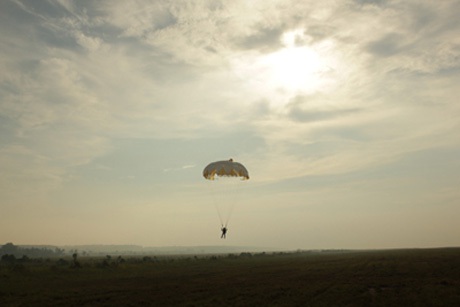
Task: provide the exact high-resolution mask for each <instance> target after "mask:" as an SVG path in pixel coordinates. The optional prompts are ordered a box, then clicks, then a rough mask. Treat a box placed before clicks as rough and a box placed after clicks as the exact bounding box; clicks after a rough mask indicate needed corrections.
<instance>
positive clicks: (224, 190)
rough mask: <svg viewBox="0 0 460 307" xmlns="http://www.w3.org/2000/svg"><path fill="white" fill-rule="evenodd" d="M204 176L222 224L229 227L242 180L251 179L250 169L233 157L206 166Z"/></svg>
mask: <svg viewBox="0 0 460 307" xmlns="http://www.w3.org/2000/svg"><path fill="white" fill-rule="evenodd" d="M203 177H204V178H205V179H206V181H207V182H208V183H209V186H210V190H211V193H210V195H212V197H213V199H214V206H215V207H216V209H217V213H218V214H219V219H220V223H221V226H222V227H224V226H225V227H227V224H228V222H229V220H230V216H231V215H232V212H233V208H234V206H235V203H236V199H237V197H238V196H239V195H238V194H239V193H237V192H238V191H237V190H238V189H239V187H240V185H241V183H242V181H246V180H248V179H249V173H248V170H247V169H246V167H244V165H243V164H241V163H238V162H234V161H233V159H230V160H226V161H216V162H212V163H210V164H208V165H207V166H206V167H205V168H204V170H203Z"/></svg>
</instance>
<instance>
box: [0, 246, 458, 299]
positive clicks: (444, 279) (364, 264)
mask: <svg viewBox="0 0 460 307" xmlns="http://www.w3.org/2000/svg"><path fill="white" fill-rule="evenodd" d="M4 258H5V259H4ZM0 305H1V306H114V305H120V306H139V305H155V306H174V305H177V306H218V305H220V306H460V248H445V249H408V250H383V251H322V252H319V251H314V252H313V251H312V252H309V251H299V252H292V253H256V254H253V253H241V254H228V255H208V256H193V255H191V256H181V257H175V256H161V257H159V256H154V255H152V256H142V257H124V256H123V255H107V256H105V257H80V256H79V255H78V254H76V253H75V254H73V255H71V256H67V257H56V258H37V259H34V258H25V259H22V258H14V259H13V257H9V256H5V255H3V256H2V259H1V262H0Z"/></svg>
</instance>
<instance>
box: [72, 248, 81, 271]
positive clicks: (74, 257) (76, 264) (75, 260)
mask: <svg viewBox="0 0 460 307" xmlns="http://www.w3.org/2000/svg"><path fill="white" fill-rule="evenodd" d="M77 257H78V254H77V252H75V253H73V254H72V258H73V264H72V267H73V268H76V269H78V268H81V265H80V262H78V260H77Z"/></svg>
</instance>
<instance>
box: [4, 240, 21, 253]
mask: <svg viewBox="0 0 460 307" xmlns="http://www.w3.org/2000/svg"><path fill="white" fill-rule="evenodd" d="M18 249H19V248H18V247H17V246H16V245H14V244H13V243H11V242H10V243H6V244H5V245H3V246H2V247H1V248H0V255H4V254H11V255H15V254H16V253H17V252H18Z"/></svg>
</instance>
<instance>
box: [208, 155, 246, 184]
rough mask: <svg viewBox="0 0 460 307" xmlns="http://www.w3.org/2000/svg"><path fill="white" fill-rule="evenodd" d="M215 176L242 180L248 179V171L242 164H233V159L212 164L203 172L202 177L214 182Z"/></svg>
mask: <svg viewBox="0 0 460 307" xmlns="http://www.w3.org/2000/svg"><path fill="white" fill-rule="evenodd" d="M215 176H219V177H241V179H242V180H247V179H249V174H248V170H247V169H246V167H244V165H243V164H241V163H238V162H234V161H233V159H230V160H228V161H217V162H212V163H210V164H209V165H208V166H206V167H205V168H204V170H203V177H204V178H206V179H208V180H214V179H215Z"/></svg>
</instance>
